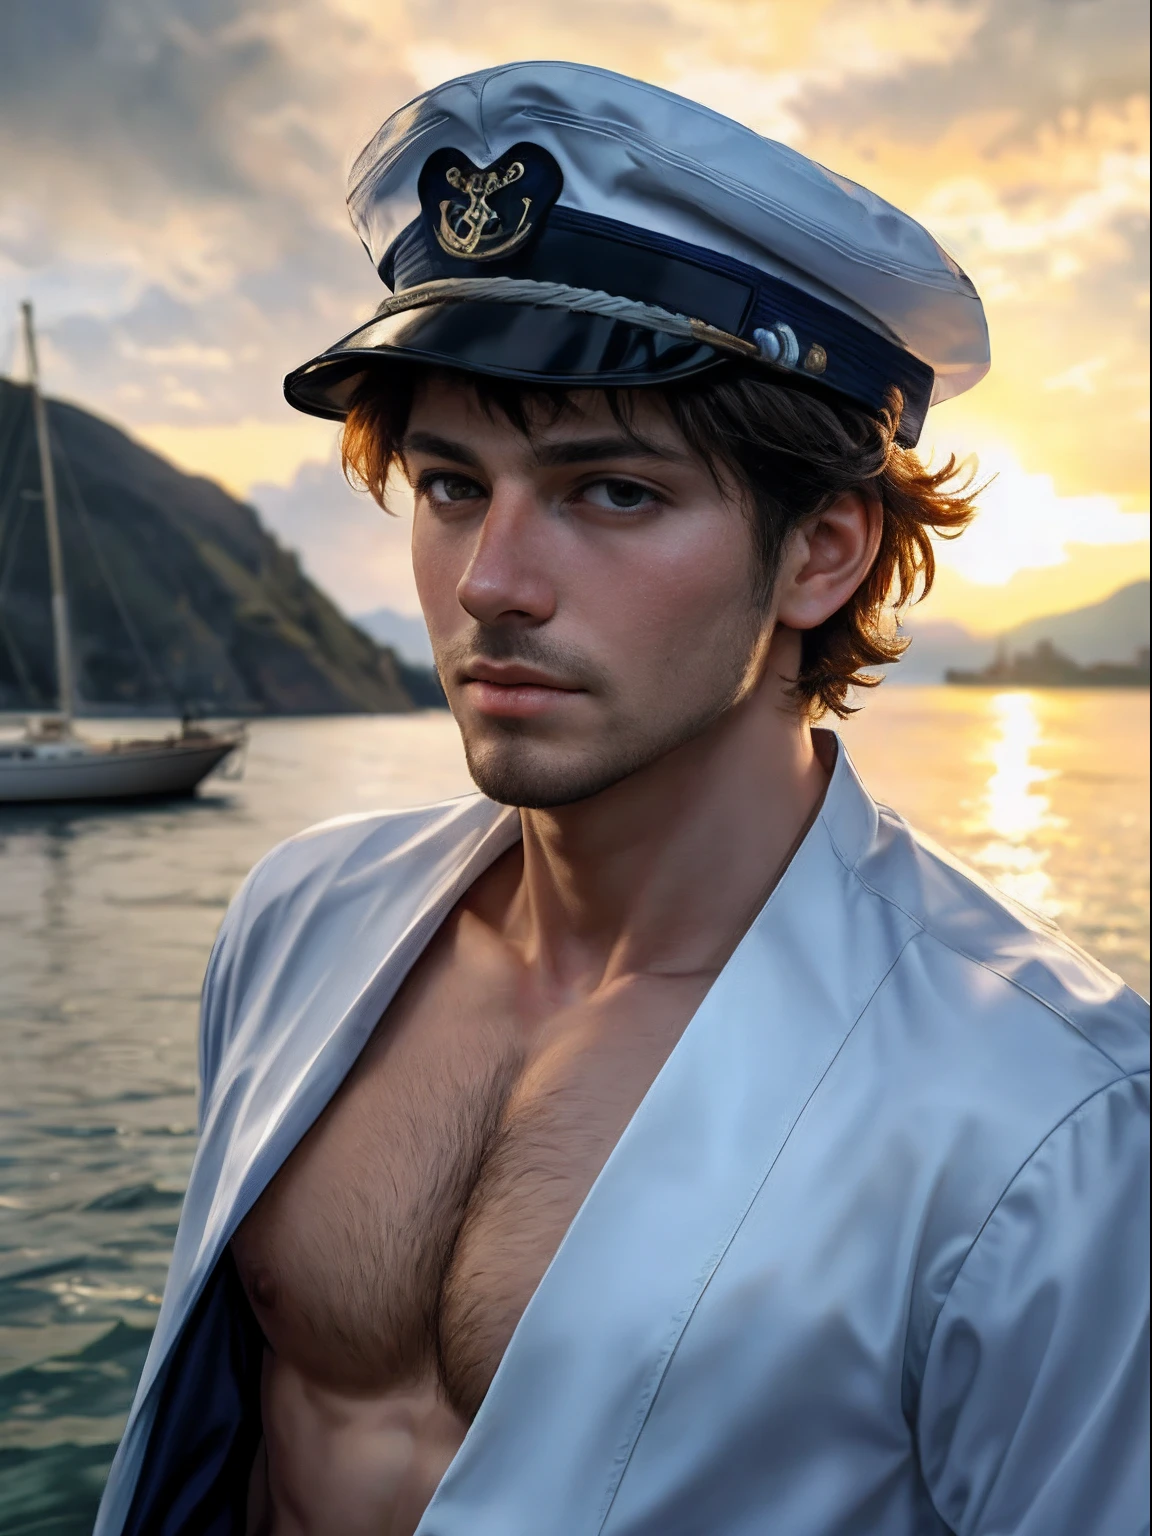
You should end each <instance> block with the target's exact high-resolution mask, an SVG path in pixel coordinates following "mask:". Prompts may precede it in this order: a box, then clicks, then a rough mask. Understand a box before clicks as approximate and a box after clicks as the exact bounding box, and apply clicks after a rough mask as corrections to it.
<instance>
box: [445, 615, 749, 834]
mask: <svg viewBox="0 0 1152 1536" xmlns="http://www.w3.org/2000/svg"><path fill="white" fill-rule="evenodd" d="M735 638H736V637H735V636H733V639H734V640H735ZM535 640H536V637H535V636H530V635H529V636H525V635H521V636H520V642H521V643H519V644H516V645H515V646H514V647H513V646H512V645H508V644H507V643H506V641H505V639H504V637H503V636H501V640H500V642H498V644H497V645H496V646H495V647H492V646H489V645H482V646H476V647H474V648H472V649H471V650H470V652H469V654H471V655H473V656H475V655H481V654H482V655H485V656H488V657H493V656H500V657H508V656H512V655H514V656H515V657H516V659H518V660H521V661H524V662H526V663H539V662H543V663H547V662H548V661H550V660H552V659H553V656H552V655H545V654H544V653H543V650H542V648H541V647H540V646H539V645H538V644H536V643H533V642H535ZM525 641H527V642H528V643H527V644H525V643H524V642H525ZM751 650H752V645H751V642H749V645H748V647H747V648H745V647H743V646H742V645H741V644H740V643H739V642H737V643H734V644H733V645H732V649H731V652H730V655H731V663H730V665H729V666H728V667H727V668H725V669H724V670H723V671H722V672H720V671H718V673H717V675H716V677H715V679H714V686H712V687H711V688H709V690H708V696H707V698H705V699H696V700H694V701H693V704H692V706H691V707H686V708H685V710H684V712H683V713H682V714H679V715H668V714H667V713H664V712H660V713H659V714H658V716H657V718H655V719H651V720H642V719H638V718H636V717H635V715H634V714H632V713H630V712H628V711H627V710H624V709H622V708H620V707H619V706H616V707H615V708H613V707H612V703H611V695H612V690H611V687H610V684H609V681H608V680H607V679H598V682H599V686H598V687H594V688H592V689H591V690H590V691H592V692H593V693H594V695H597V696H599V697H602V698H606V699H607V700H608V704H609V707H608V710H607V713H606V717H605V718H604V721H603V725H602V727H601V729H600V730H599V731H598V732H597V735H598V737H599V740H598V741H597V742H596V743H595V744H589V745H587V746H585V745H581V744H579V743H573V742H571V741H569V742H563V741H558V740H555V739H552V740H549V739H548V736H547V734H544V733H542V732H541V728H540V725H539V724H538V722H536V721H531V720H489V721H487V722H486V723H485V725H486V728H485V729H484V730H483V731H482V732H477V731H468V730H465V729H464V728H462V729H461V736H462V739H463V744H464V757H465V761H466V763H467V765H468V772H469V774H470V775H471V777H472V781H473V783H474V784H475V785H476V788H477V789H478V790H479V791H480V792H481V794H483V795H485V796H487V798H488V799H489V800H494V801H496V802H497V803H498V804H500V805H509V806H515V807H517V808H519V809H522V810H547V809H551V808H554V807H557V806H562V805H573V804H575V803H576V802H578V801H581V800H590V799H592V798H593V796H595V795H599V794H602V793H603V792H604V791H605V790H608V789H611V788H612V787H613V786H614V785H616V784H619V783H621V782H622V781H623V780H624V779H627V778H630V777H631V776H632V774H634V773H638V772H639V771H640V770H641V769H644V768H647V767H649V766H650V765H651V764H652V763H655V762H657V761H659V759H660V758H662V757H665V756H667V755H668V753H670V752H673V751H675V750H676V748H678V747H681V746H684V745H686V744H687V743H688V742H690V741H694V740H695V739H696V738H697V737H699V736H702V735H703V734H704V733H705V732H706V731H707V730H709V728H710V727H711V726H713V725H714V724H715V723H716V722H717V721H718V720H719V719H720V718H721V717H722V716H723V715H725V714H727V712H728V711H729V710H730V709H731V708H732V707H733V705H734V704H735V703H736V702H737V700H738V699H739V698H740V697H741V696H742V694H743V693H744V691H745V689H746V687H747V682H748V675H749V663H750V658H751ZM438 661H439V659H438ZM440 664H441V665H443V663H440ZM441 675H442V676H443V675H444V673H443V671H442V672H441ZM675 686H676V684H675V680H672V679H670V680H669V684H668V688H667V689H666V690H665V692H668V691H671V692H675Z"/></svg>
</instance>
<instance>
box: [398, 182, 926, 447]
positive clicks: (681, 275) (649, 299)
mask: <svg viewBox="0 0 1152 1536" xmlns="http://www.w3.org/2000/svg"><path fill="white" fill-rule="evenodd" d="M482 270H483V272H484V274H485V275H488V274H493V275H495V274H497V273H498V274H499V275H500V276H506V277H510V278H530V279H534V280H536V281H537V282H542V283H565V284H568V285H569V286H571V287H573V288H578V289H591V290H595V291H600V292H603V293H608V294H617V295H620V296H621V297H624V298H631V299H635V300H637V301H638V302H640V303H642V304H650V305H654V306H657V307H658V308H661V309H665V310H669V311H671V312H672V313H674V314H679V315H683V316H689V317H691V318H693V319H698V320H702V321H704V322H705V323H706V324H708V325H711V326H715V327H716V328H717V329H718V330H720V331H724V332H728V333H729V334H730V335H732V336H734V337H737V338H739V339H741V340H743V341H745V342H747V343H749V344H750V347H754V348H755V349H756V352H758V353H759V357H760V361H762V362H765V363H769V364H773V365H775V366H776V367H777V368H782V369H784V370H786V371H788V372H791V373H793V374H799V375H801V376H802V377H807V378H808V379H810V380H812V381H813V382H815V381H819V382H820V383H822V384H824V385H825V386H826V387H827V388H829V389H831V390H833V391H834V392H835V393H837V394H840V395H846V396H847V397H848V398H849V399H851V400H854V401H855V402H857V403H858V404H859V405H861V406H862V407H864V409H865V410H867V411H870V412H872V413H873V414H878V413H879V412H880V411H883V410H884V409H886V408H887V407H888V406H889V405H890V404H891V399H892V392H893V390H894V389H896V390H899V392H900V395H901V396H902V398H903V402H904V409H903V414H902V417H901V421H900V431H899V433H898V438H899V440H900V441H901V442H904V443H915V442H916V440H917V439H918V437H919V435H920V431H921V428H922V426H923V423H924V417H925V415H926V413H927V410H928V406H929V404H930V402H931V398H932V385H933V372H932V369H931V368H929V367H928V365H927V364H926V363H922V362H921V361H920V359H919V358H916V357H913V356H912V354H911V353H909V352H907V351H905V350H904V349H903V348H902V347H900V346H899V345H897V344H896V343H894V342H891V341H888V340H887V339H886V338H885V337H883V336H881V335H879V334H878V333H877V332H876V331H874V330H872V329H870V328H869V327H868V326H865V325H862V324H861V323H860V322H859V321H858V320H855V319H854V318H853V317H852V316H851V315H848V314H846V313H845V312H844V311H843V310H842V309H838V308H836V307H835V306H833V305H832V304H827V303H825V302H824V301H823V300H821V299H819V298H816V297H815V296H814V295H812V294H809V293H805V292H804V291H803V290H802V289H800V288H797V287H795V286H793V285H792V284H791V283H788V282H786V281H785V280H784V279H782V278H779V277H775V276H773V275H772V274H770V273H766V272H763V271H760V270H758V269H757V268H755V267H752V266H748V265H746V264H745V263H743V262H740V261H737V260H735V259H734V258H732V257H730V256H725V255H722V254H721V253H719V252H715V251H707V250H703V249H701V248H700V247H698V246H693V245H689V244H687V243H686V242H684V241H680V240H675V239H673V238H671V237H670V236H667V235H661V234H656V233H654V232H652V231H650V230H644V229H635V228H633V227H631V226H629V225H626V224H622V223H620V222H619V221H618V220H615V219H609V218H605V217H603V216H599V215H595V214H587V213H582V212H579V211H577V210H575V209H570V208H566V207H564V206H562V205H557V206H555V207H553V208H552V209H551V210H550V212H549V214H548V217H547V220H546V223H544V227H543V228H542V229H541V230H540V231H539V233H538V234H537V236H536V238H535V239H534V240H533V241H532V243H531V244H530V245H528V246H527V248H526V249H523V250H521V251H519V252H517V253H516V254H515V255H513V256H511V257H509V258H507V259H503V260H498V261H495V262H486V263H485V264H484V267H483V269H482ZM380 275H381V277H382V278H383V279H384V281H385V282H386V283H387V284H388V286H389V287H392V288H394V289H395V290H396V297H397V298H398V299H400V298H402V297H403V295H404V293H405V291H406V290H407V289H409V288H411V287H414V286H418V285H422V284H424V283H427V282H430V281H434V280H436V279H443V278H450V277H458V278H469V279H475V278H477V277H478V276H479V269H478V267H477V265H476V264H475V263H474V262H472V261H466V260H459V259H456V258H454V257H452V256H451V255H450V254H448V253H446V252H445V251H444V250H443V249H442V248H441V247H440V246H439V244H438V243H436V242H434V241H430V240H429V239H428V236H427V225H426V222H425V220H424V219H422V218H417V219H415V220H413V222H412V223H411V224H409V225H408V227H407V228H406V229H405V230H404V231H403V232H402V233H401V234H400V236H399V237H398V238H397V239H396V240H395V241H394V242H393V244H392V245H391V246H390V247H389V249H388V251H387V252H386V254H385V257H384V259H383V261H382V262H381V263H380ZM758 332H766V333H767V337H766V338H765V337H758V335H757V333H758ZM789 333H790V334H789ZM749 355H750V356H752V357H753V358H754V357H755V353H751V352H750V354H749Z"/></svg>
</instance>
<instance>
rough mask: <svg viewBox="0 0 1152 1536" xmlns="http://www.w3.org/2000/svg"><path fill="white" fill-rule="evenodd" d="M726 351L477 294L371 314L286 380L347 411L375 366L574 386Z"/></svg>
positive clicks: (288, 388)
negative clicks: (426, 368)
mask: <svg viewBox="0 0 1152 1536" xmlns="http://www.w3.org/2000/svg"><path fill="white" fill-rule="evenodd" d="M722 361H724V354H723V353H721V352H719V351H717V350H716V348H715V347H710V346H708V345H706V344H705V343H703V342H700V341H697V340H696V339H695V338H690V337H681V336H672V335H669V334H668V333H667V332H664V331H651V330H647V329H646V328H645V327H643V326H640V325H634V324H632V323H631V322H629V321H624V320H619V319H616V318H614V317H612V316H610V315H591V314H581V313H576V312H574V311H572V310H567V309H545V308H542V307H538V306H536V305H533V304H523V305H521V304H493V303H483V302H480V301H476V300H470V301H468V302H465V303H459V304H429V305H425V306H424V307H422V308H420V309H410V310H404V311H403V312H401V313H400V314H396V315H389V316H386V317H385V318H383V319H380V320H372V321H370V322H369V323H368V324H367V325H365V326H361V328H360V329H359V330H358V331H353V332H352V334H351V335H350V336H347V337H345V338H344V340H343V341H341V342H339V343H337V345H336V346H334V347H332V348H330V349H329V351H327V352H324V353H322V354H321V355H320V356H319V357H317V358H313V359H312V361H311V362H309V363H305V364H304V366H303V367H302V368H297V369H296V370H295V372H293V373H290V374H289V375H288V377H287V378H286V379H285V380H284V394H285V397H286V398H287V400H288V403H289V404H290V405H294V406H295V407H296V409H297V410H299V411H305V412H307V413H308V414H309V415H311V416H325V417H328V418H329V419H331V420H335V421H342V420H343V419H344V417H345V416H346V415H347V414H348V408H349V405H350V403H351V400H352V396H353V395H354V393H355V392H356V389H357V388H358V386H359V385H360V383H361V382H362V380H363V379H364V378H365V377H366V375H367V374H368V373H369V371H371V370H375V369H378V368H380V367H381V366H384V365H395V364H400V363H409V364H411V363H423V364H426V365H431V366H433V367H440V368H454V369H459V370H461V371H463V372H465V373H481V374H487V375H490V376H492V377H494V378H502V379H521V380H523V381H524V383H526V384H540V385H546V386H554V387H559V388H568V389H604V388H609V387H624V388H626V387H629V386H637V385H644V384H660V383H664V382H666V381H668V380H670V379H678V378H685V377H686V376H688V375H689V374H694V373H702V372H703V371H704V370H705V369H707V368H712V367H714V366H715V365H716V364H717V363H720V362H722Z"/></svg>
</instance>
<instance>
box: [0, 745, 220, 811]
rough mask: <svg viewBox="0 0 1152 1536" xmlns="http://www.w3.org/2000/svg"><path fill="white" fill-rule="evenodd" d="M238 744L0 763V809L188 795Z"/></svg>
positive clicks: (162, 746)
mask: <svg viewBox="0 0 1152 1536" xmlns="http://www.w3.org/2000/svg"><path fill="white" fill-rule="evenodd" d="M237 745H238V743H237V742H235V741H232V740H222V739H220V738H217V739H215V740H213V741H210V742H207V741H206V742H187V743H185V742H174V743H172V744H171V745H168V744H167V743H160V742H158V743H157V744H156V747H155V748H136V747H133V748H132V749H130V750H125V751H119V752H118V751H108V752H93V753H90V754H89V753H86V754H85V755H84V756H83V757H65V758H60V759H58V760H55V761H53V760H45V759H44V758H42V757H41V758H38V759H36V760H23V759H20V758H17V759H14V760H13V759H9V760H7V761H5V760H2V759H0V804H4V803H7V804H14V803H20V804H23V803H27V802H30V801H44V800H134V799H142V798H144V797H146V796H150V795H190V794H191V793H192V791H193V790H194V789H195V788H196V786H197V784H199V782H200V780H201V779H203V778H204V777H205V776H206V775H207V774H209V773H211V772H212V770H213V768H215V767H216V766H217V765H218V764H219V763H220V762H222V761H223V759H224V758H225V757H227V755H228V754H229V752H232V751H234V750H235V748H236V746H237Z"/></svg>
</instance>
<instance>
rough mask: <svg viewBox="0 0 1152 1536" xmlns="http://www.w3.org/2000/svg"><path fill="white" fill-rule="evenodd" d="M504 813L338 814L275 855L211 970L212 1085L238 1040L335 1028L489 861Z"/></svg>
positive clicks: (451, 807)
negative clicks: (408, 938)
mask: <svg viewBox="0 0 1152 1536" xmlns="http://www.w3.org/2000/svg"><path fill="white" fill-rule="evenodd" d="M506 816H507V813H506V812H504V811H503V808H502V807H500V806H498V805H494V804H493V803H492V802H491V801H490V800H486V799H484V798H483V797H482V796H480V795H469V796H467V797H464V798H461V799H458V800H449V801H445V802H442V803H440V804H437V805H429V806H418V807H416V808H413V809H410V810H401V811H384V812H373V813H369V814H365V815H355V816H341V817H338V818H336V819H335V820H333V821H326V822H322V823H320V824H319V825H318V826H314V827H309V828H307V829H306V830H305V831H303V832H299V833H297V834H296V835H295V836H294V837H290V838H288V839H287V840H286V841H285V842H283V843H280V844H279V845H278V846H277V847H275V848H273V849H272V850H271V852H269V853H267V854H266V855H265V856H264V858H263V859H261V860H260V862H259V863H258V864H257V865H256V867H255V868H254V869H253V870H252V871H251V873H250V874H249V876H248V878H247V879H246V880H245V882H244V884H243V885H242V886H241V888H240V890H239V892H238V893H237V895H236V897H235V898H234V900H233V901H232V904H231V906H230V907H229V909H228V912H227V914H226V916H225V918H224V922H223V924H222V926H221V929H220V933H219V935H218V936H217V940H216V944H215V947H214V949H213V951H212V957H211V959H210V961H209V964H208V971H207V974H206V976H205V980H204V995H203V1005H202V1009H201V1032H200V1033H201V1077H202V1080H203V1082H204V1083H205V1085H206V1086H207V1085H208V1084H210V1083H211V1082H212V1081H213V1080H214V1079H215V1076H216V1073H217V1071H218V1069H219V1066H220V1062H221V1059H222V1055H223V1052H224V1050H225V1048H226V1047H227V1045H228V1043H229V1042H230V1041H231V1040H233V1039H234V1038H236V1036H237V1035H238V1034H239V1033H245V1034H246V1035H249V1036H251V1037H252V1038H253V1039H269V1038H272V1037H273V1036H274V1037H275V1038H277V1039H280V1040H283V1039H284V1038H285V1037H286V1035H289V1034H294V1033H295V1034H299V1033H300V1032H301V1031H303V1033H304V1034H305V1035H310V1034H311V1033H313V1032H315V1031H317V1030H320V1031H323V1030H324V1029H327V1028H329V1027H330V1026H331V1024H332V1021H333V1019H334V1018H336V1017H337V1016H338V1015H340V1014H341V1012H342V1011H346V1010H347V1009H348V1008H349V1007H351V1006H353V1004H354V1002H355V999H356V998H357V997H358V996H360V995H361V993H362V992H363V990H364V988H365V987H367V986H369V985H370V983H371V981H372V978H373V976H374V975H375V974H376V972H377V971H378V969H379V967H380V966H381V964H382V963H383V962H384V961H385V959H386V957H387V956H389V955H390V954H392V953H394V952H395V950H396V946H397V945H398V944H399V943H400V942H401V941H402V939H403V937H404V935H405V934H407V933H409V932H410V931H411V930H412V928H413V925H414V924H416V923H417V922H418V921H421V920H423V919H426V917H427V915H428V914H429V913H430V912H432V913H434V912H436V911H438V910H440V909H441V908H442V907H443V906H444V903H445V902H448V903H450V902H451V900H452V892H453V890H454V889H455V888H456V887H457V886H459V885H460V884H461V882H466V881H467V879H468V875H469V871H470V870H471V869H472V868H474V867H478V861H480V862H483V861H486V860H487V859H488V858H489V856H490V851H487V850H486V846H485V845H486V840H487V839H489V838H490V837H491V835H492V834H493V832H494V830H495V829H497V828H498V827H499V825H500V824H501V822H502V821H503V820H504V819H505V818H506ZM497 835H499V836H503V833H498V834H497ZM509 840H510V837H509Z"/></svg>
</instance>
